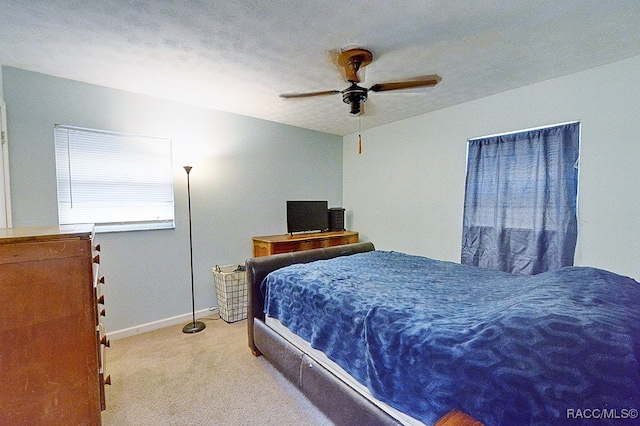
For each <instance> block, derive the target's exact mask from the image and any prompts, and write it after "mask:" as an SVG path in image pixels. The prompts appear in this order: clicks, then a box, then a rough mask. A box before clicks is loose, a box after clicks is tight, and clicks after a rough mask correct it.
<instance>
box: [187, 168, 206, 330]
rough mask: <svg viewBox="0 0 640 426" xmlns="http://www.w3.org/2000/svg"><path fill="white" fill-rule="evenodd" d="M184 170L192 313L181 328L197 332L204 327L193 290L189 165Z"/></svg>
mask: <svg viewBox="0 0 640 426" xmlns="http://www.w3.org/2000/svg"><path fill="white" fill-rule="evenodd" d="M184 170H185V171H186V172H187V197H188V199H189V255H190V257H191V312H192V314H193V321H192V322H190V323H188V324H186V325H185V326H184V327H183V328H182V332H183V333H197V332H198V331H202V330H204V328H205V325H204V323H203V322H202V321H196V298H195V291H194V289H193V235H192V232H191V184H190V182H189V172H191V166H184Z"/></svg>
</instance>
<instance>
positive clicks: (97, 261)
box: [93, 254, 100, 265]
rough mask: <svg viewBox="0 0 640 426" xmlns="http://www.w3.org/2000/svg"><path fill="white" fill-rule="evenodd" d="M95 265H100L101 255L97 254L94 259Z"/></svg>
mask: <svg viewBox="0 0 640 426" xmlns="http://www.w3.org/2000/svg"><path fill="white" fill-rule="evenodd" d="M93 263H97V264H98V265H99V264H100V255H99V254H96V255H95V256H94V257H93Z"/></svg>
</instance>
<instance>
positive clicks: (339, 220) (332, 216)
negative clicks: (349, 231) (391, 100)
mask: <svg viewBox="0 0 640 426" xmlns="http://www.w3.org/2000/svg"><path fill="white" fill-rule="evenodd" d="M344 230H345V229H344V209H343V208H342V207H331V208H330V209H329V231H344Z"/></svg>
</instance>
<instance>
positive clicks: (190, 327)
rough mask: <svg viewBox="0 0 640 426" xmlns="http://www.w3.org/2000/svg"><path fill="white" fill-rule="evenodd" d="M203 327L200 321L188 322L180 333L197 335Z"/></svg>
mask: <svg viewBox="0 0 640 426" xmlns="http://www.w3.org/2000/svg"><path fill="white" fill-rule="evenodd" d="M205 327H206V326H205V325H204V323H203V322H202V321H195V322H190V323H189V324H186V325H185V326H184V327H182V332H183V333H197V332H198V331H202V330H204V328H205Z"/></svg>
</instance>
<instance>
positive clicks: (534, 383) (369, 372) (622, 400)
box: [247, 243, 640, 425]
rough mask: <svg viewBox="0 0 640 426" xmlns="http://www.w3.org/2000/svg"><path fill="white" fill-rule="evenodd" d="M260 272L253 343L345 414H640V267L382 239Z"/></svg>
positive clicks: (566, 419) (534, 418) (503, 418)
mask: <svg viewBox="0 0 640 426" xmlns="http://www.w3.org/2000/svg"><path fill="white" fill-rule="evenodd" d="M247 277H248V285H249V306H248V336H249V346H250V348H251V350H252V352H253V353H254V354H255V355H260V354H262V355H264V356H265V357H266V358H267V359H268V360H269V361H270V362H271V363H272V364H273V365H274V366H276V368H278V369H279V370H280V371H281V372H282V373H283V374H284V375H285V377H287V378H288V379H289V380H291V381H292V382H293V383H295V384H296V385H297V386H298V387H299V388H300V389H301V391H302V392H303V393H304V394H305V395H307V397H309V399H310V400H311V401H312V402H313V403H314V404H315V405H316V406H318V407H319V408H320V409H321V410H322V411H323V412H325V413H326V414H327V416H328V417H329V418H330V419H331V420H332V421H333V422H335V423H336V424H340V425H343V424H367V425H372V424H385V425H386V424H388V425H391V424H407V425H419V424H426V425H432V424H456V423H455V422H456V421H457V420H456V419H458V420H459V422H458V423H457V424H474V423H473V422H482V423H484V424H487V425H494V424H496V425H497V424H509V425H512V424H563V423H567V424H579V422H580V421H581V420H582V421H585V422H589V421H593V420H594V419H597V420H598V421H599V423H602V424H607V422H613V423H614V424H625V423H628V424H633V423H634V422H637V415H638V411H637V410H638V408H640V407H639V406H640V361H639V360H640V314H639V312H640V311H639V310H638V306H639V303H640V284H638V283H637V282H635V281H634V280H632V279H630V278H627V277H622V276H620V275H616V274H613V273H611V272H607V271H603V270H600V269H595V268H585V267H569V268H562V269H561V270H559V271H555V272H548V273H544V274H538V275H535V276H515V275H510V274H507V273H503V272H499V271H494V270H488V269H483V268H478V267H470V266H465V265H460V264H457V263H453V262H443V261H437V260H433V259H428V258H425V257H420V256H411V255H407V254H403V253H397V252H388V251H380V250H375V248H374V246H373V244H371V243H357V244H351V245H345V246H337V247H331V248H326V249H317V250H309V251H305V252H296V253H289V254H281V255H274V256H268V257H263V258H254V259H249V260H247ZM452 419H453V421H454V423H447V422H448V421H450V420H452Z"/></svg>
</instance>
